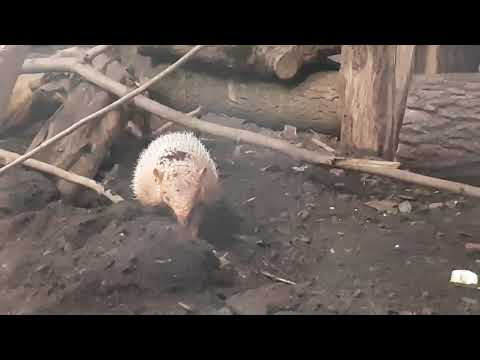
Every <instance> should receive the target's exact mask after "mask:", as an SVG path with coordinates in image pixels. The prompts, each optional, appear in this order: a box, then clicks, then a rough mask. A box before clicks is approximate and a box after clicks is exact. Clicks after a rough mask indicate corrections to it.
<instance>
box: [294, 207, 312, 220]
mask: <svg viewBox="0 0 480 360" xmlns="http://www.w3.org/2000/svg"><path fill="white" fill-rule="evenodd" d="M310 213H311V209H310V208H308V207H307V208H305V209H302V210H300V211H299V212H298V213H297V216H298V217H299V218H300V219H302V220H306V219H308V217H309V216H310Z"/></svg>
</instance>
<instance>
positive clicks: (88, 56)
mask: <svg viewBox="0 0 480 360" xmlns="http://www.w3.org/2000/svg"><path fill="white" fill-rule="evenodd" d="M112 46H113V45H98V46H95V47H93V48H91V49H90V50H88V51H87V52H86V53H85V56H84V57H83V61H85V62H87V63H90V62H92V60H93V59H94V58H95V57H97V56H98V55H100V54H103V53H104V52H105V51H107V50H108V49H110V48H111V47H112Z"/></svg>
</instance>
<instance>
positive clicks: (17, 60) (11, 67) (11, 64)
mask: <svg viewBox="0 0 480 360" xmlns="http://www.w3.org/2000/svg"><path fill="white" fill-rule="evenodd" d="M29 51H30V45H0V84H1V86H0V122H1V121H2V120H3V117H4V116H5V114H6V113H7V110H8V105H9V103H10V95H11V93H12V90H13V87H14V86H15V82H16V81H17V77H18V75H19V74H20V72H21V70H22V65H23V61H24V60H25V58H26V57H27V54H28V52H29Z"/></svg>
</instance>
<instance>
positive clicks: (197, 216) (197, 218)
mask: <svg viewBox="0 0 480 360" xmlns="http://www.w3.org/2000/svg"><path fill="white" fill-rule="evenodd" d="M203 215H204V206H203V205H202V204H199V205H197V206H196V207H195V208H194V209H193V211H192V214H191V216H190V221H189V222H188V229H189V230H190V232H191V233H192V236H193V237H194V238H198V233H199V231H200V225H201V224H202V220H203Z"/></svg>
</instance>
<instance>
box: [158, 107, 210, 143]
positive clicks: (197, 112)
mask: <svg viewBox="0 0 480 360" xmlns="http://www.w3.org/2000/svg"><path fill="white" fill-rule="evenodd" d="M201 112H202V107H201V106H199V107H197V108H196V109H195V110H193V111H190V112H189V113H187V115H188V116H191V117H196V116H197V115H198V114H200V113H201ZM173 124H175V123H174V122H173V121H169V122H167V123H165V124H163V125H162V126H160V127H159V128H158V129H157V130H155V131H154V132H153V133H152V136H153V137H157V136H158V135H160V134H162V133H163V132H165V131H166V130H167V129H168V128H169V127H171V126H172V125H173Z"/></svg>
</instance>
